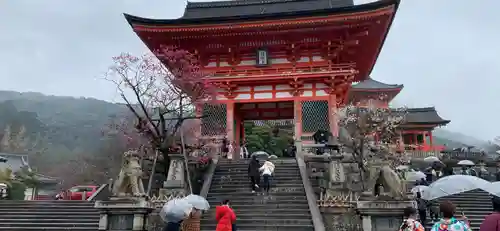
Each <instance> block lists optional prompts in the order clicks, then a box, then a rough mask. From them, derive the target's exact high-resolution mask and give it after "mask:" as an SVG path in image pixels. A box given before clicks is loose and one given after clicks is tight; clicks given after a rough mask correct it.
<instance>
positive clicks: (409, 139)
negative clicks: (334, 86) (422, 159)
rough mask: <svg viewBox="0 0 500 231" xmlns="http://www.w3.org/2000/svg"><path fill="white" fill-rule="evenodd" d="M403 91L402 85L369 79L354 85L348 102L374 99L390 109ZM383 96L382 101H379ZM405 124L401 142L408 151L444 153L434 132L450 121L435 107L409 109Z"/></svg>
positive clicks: (402, 129)
mask: <svg viewBox="0 0 500 231" xmlns="http://www.w3.org/2000/svg"><path fill="white" fill-rule="evenodd" d="M402 89H403V85H400V84H386V83H382V82H379V81H376V80H374V79H372V78H368V79H366V80H364V81H361V82H359V83H356V84H353V85H352V87H351V89H350V90H349V93H348V100H349V101H350V102H351V103H353V104H356V103H359V102H362V101H363V100H366V99H374V100H376V102H379V105H380V107H389V104H390V102H391V101H392V99H394V97H396V96H397V95H398V94H399V92H401V90H402ZM381 95H383V96H384V97H383V99H382V100H378V99H379V98H380V96H381ZM405 120H406V121H405V123H404V124H403V125H401V126H400V127H401V129H400V132H401V141H402V143H403V144H404V148H405V149H406V150H418V151H425V152H429V151H430V152H432V151H442V150H443V149H444V146H443V145H435V144H434V143H433V140H432V131H433V130H434V129H435V128H436V127H440V126H444V125H446V124H448V123H449V122H450V121H449V120H445V119H443V118H441V117H440V116H439V115H438V113H437V111H436V109H435V108H434V107H425V108H408V110H407V115H406V118H405Z"/></svg>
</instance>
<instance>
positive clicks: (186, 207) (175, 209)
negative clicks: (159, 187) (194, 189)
mask: <svg viewBox="0 0 500 231" xmlns="http://www.w3.org/2000/svg"><path fill="white" fill-rule="evenodd" d="M192 209H193V206H192V205H191V204H189V203H188V202H187V201H186V200H183V199H173V200H170V201H168V202H167V203H165V205H164V206H163V208H162V209H161V211H160V217H161V219H162V220H163V221H164V222H165V223H166V225H165V227H164V228H163V231H180V229H181V224H182V221H183V220H184V219H186V218H187V217H188V216H189V214H191V211H192Z"/></svg>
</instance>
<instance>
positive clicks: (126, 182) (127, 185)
mask: <svg viewBox="0 0 500 231" xmlns="http://www.w3.org/2000/svg"><path fill="white" fill-rule="evenodd" d="M141 177H142V168H141V164H140V156H139V152H138V151H136V150H130V151H127V152H125V153H123V161H122V168H121V170H120V174H119V175H118V179H116V181H115V182H114V183H113V186H112V187H113V188H112V194H113V196H116V197H127V196H133V197H142V196H145V195H146V194H145V193H144V186H143V184H142V179H141Z"/></svg>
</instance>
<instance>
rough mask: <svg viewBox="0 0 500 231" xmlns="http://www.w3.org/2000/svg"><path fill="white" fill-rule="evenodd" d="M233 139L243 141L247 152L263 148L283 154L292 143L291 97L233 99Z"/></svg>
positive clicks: (271, 152) (292, 105) (293, 123)
mask: <svg viewBox="0 0 500 231" xmlns="http://www.w3.org/2000/svg"><path fill="white" fill-rule="evenodd" d="M235 120H236V122H238V123H239V124H238V125H236V126H235V128H236V129H235V141H236V143H237V144H243V142H246V147H247V149H248V152H249V153H253V152H256V151H265V152H267V153H269V154H270V155H276V156H284V155H286V153H285V150H286V149H287V148H290V146H292V145H293V143H294V129H295V120H294V103H293V101H281V102H265V103H237V104H236V105H235Z"/></svg>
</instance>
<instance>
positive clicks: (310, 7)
mask: <svg viewBox="0 0 500 231" xmlns="http://www.w3.org/2000/svg"><path fill="white" fill-rule="evenodd" d="M399 1H400V0H379V1H376V2H372V3H367V4H362V5H354V4H353V0H235V1H216V2H188V5H187V7H186V10H185V12H184V15H183V16H182V17H181V18H178V19H148V18H141V17H137V16H133V15H129V14H125V18H126V19H127V21H128V22H129V24H131V25H133V24H148V25H167V24H170V25H175V24H203V23H214V22H216V23H217V22H239V21H247V20H249V19H273V18H279V19H282V18H295V17H297V16H311V15H327V14H332V13H355V12H363V11H367V10H374V9H379V8H382V7H386V6H391V5H396V7H397V5H398V3H399Z"/></svg>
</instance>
